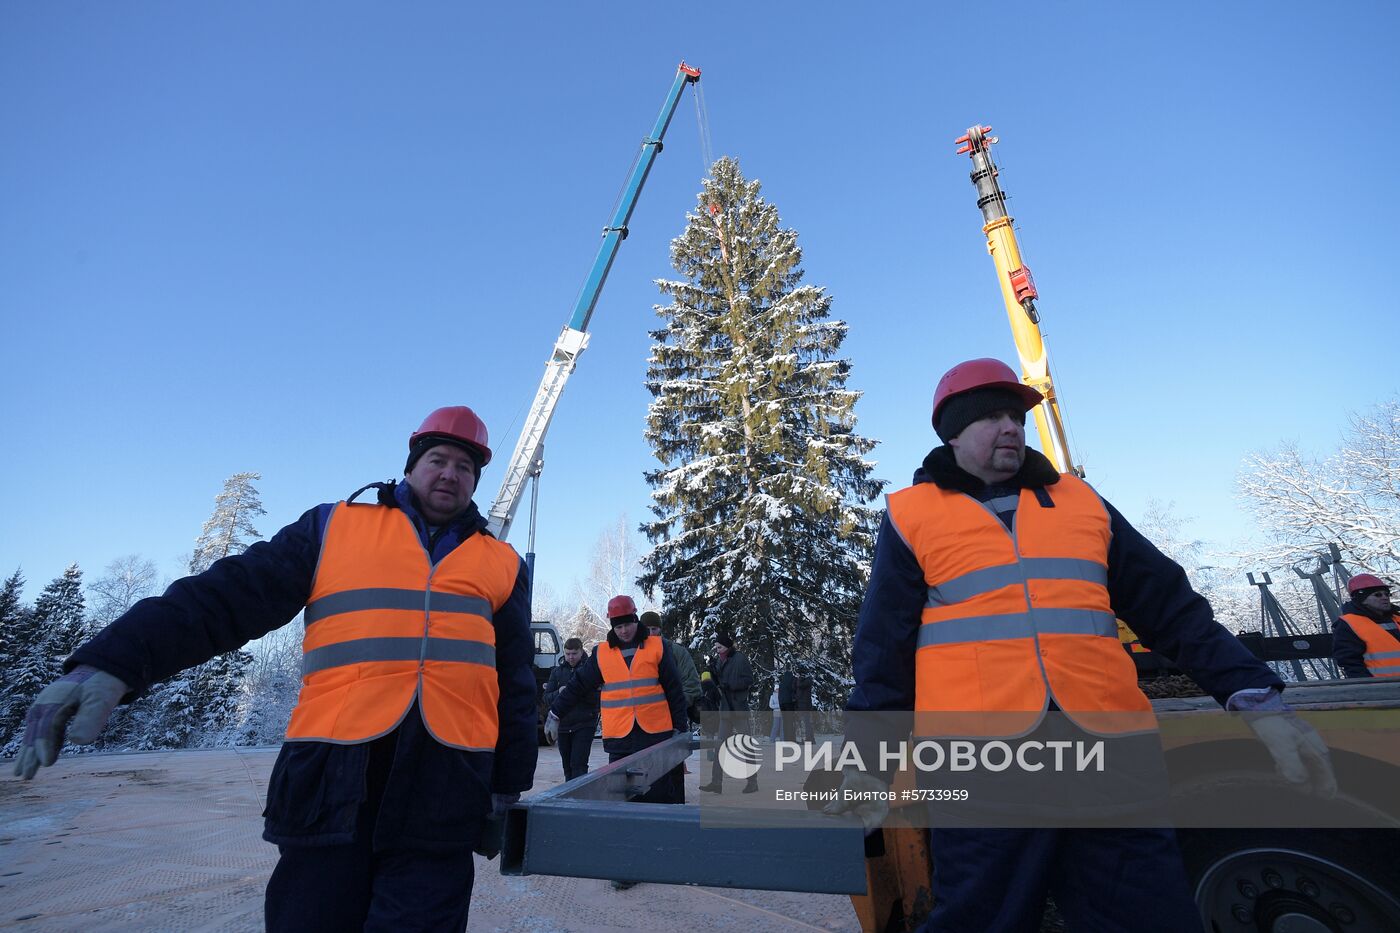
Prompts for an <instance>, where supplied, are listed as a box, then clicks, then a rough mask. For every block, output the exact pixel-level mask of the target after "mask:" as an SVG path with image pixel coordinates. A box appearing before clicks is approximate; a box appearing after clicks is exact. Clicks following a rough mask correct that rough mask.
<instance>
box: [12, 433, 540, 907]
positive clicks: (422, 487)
mask: <svg viewBox="0 0 1400 933" xmlns="http://www.w3.org/2000/svg"><path fill="white" fill-rule="evenodd" d="M490 460H491V448H490V445H489V441H488V438H487V433H486V425H484V424H483V423H482V421H481V419H480V418H478V417H477V416H476V414H475V413H474V412H473V411H472V410H471V409H470V408H467V407H465V406H454V407H447V408H439V409H437V410H436V411H434V412H432V413H431V414H430V415H428V417H427V418H426V419H425V420H424V421H423V423H422V425H421V426H420V427H419V428H418V430H417V431H414V432H413V433H412V434H411V435H410V436H409V439H408V460H407V462H406V464H405V466H404V482H402V483H372V484H370V485H369V486H365V487H363V488H362V489H360V490H359V491H358V492H356V493H355V494H354V495H352V496H350V497H349V498H348V499H347V500H345V501H342V502H337V503H333V504H326V505H320V506H317V507H315V508H313V509H311V510H309V511H308V512H306V513H305V514H304V515H302V517H301V518H300V519H299V520H298V521H297V522H295V523H293V524H291V525H288V526H287V527H285V528H283V529H282V530H281V531H279V532H278V533H277V534H276V535H275V536H273V538H272V539H271V540H270V541H259V542H257V543H255V544H253V545H252V546H250V547H249V548H248V549H247V550H246V551H245V552H243V553H241V554H235V555H231V556H228V557H225V558H223V559H221V560H218V561H216V562H215V563H214V564H213V565H212V566H211V567H210V568H209V569H208V570H206V571H205V572H204V573H201V574H199V575H197V576H193V577H186V578H184V579H182V580H178V581H176V582H175V583H174V584H173V585H172V586H171V587H170V588H169V589H168V590H167V591H166V592H165V594H164V595H163V596H160V597H158V598H155V599H146V600H142V601H141V602H139V603H137V604H136V605H135V606H134V607H132V609H131V610H130V611H129V612H127V613H126V614H125V615H123V616H122V617H121V618H119V619H117V620H116V621H115V622H113V623H112V624H111V625H110V626H108V627H107V628H106V629H104V630H103V631H102V632H100V633H98V635H97V636H95V637H94V638H93V639H92V640H90V641H89V642H87V643H86V644H84V645H82V646H81V647H80V648H78V650H77V651H75V652H74V653H73V655H72V657H70V658H68V660H67V661H66V662H65V664H64V670H65V671H66V673H65V674H64V676H63V677H62V678H61V679H59V680H58V681H55V682H54V683H52V684H50V685H49V686H48V687H46V688H45V689H44V690H43V691H42V692H40V694H39V696H38V698H37V699H36V700H35V702H34V705H33V707H32V708H31V709H30V711H29V715H28V718H27V720H26V723H25V736H24V743H23V746H22V748H21V750H20V753H19V756H18V758H17V760H16V764H15V772H16V774H19V775H20V776H22V777H24V778H25V779H29V778H32V777H33V776H34V773H35V772H36V771H37V769H38V768H39V766H40V765H51V764H53V763H54V761H55V759H56V758H57V757H58V751H59V749H61V748H62V747H63V744H64V741H65V726H66V727H67V735H66V739H67V741H70V742H73V743H75V744H83V743H86V742H91V741H94V740H95V739H96V738H97V735H98V733H99V732H101V730H102V728H103V726H105V725H106V722H107V718H108V716H109V715H110V713H111V711H112V709H113V707H114V706H115V705H116V704H117V703H118V702H121V701H123V700H125V701H128V702H129V701H131V700H134V699H136V698H137V697H139V696H140V695H141V694H143V693H145V692H146V690H147V689H148V688H149V687H150V686H151V684H152V683H154V682H156V681H158V680H161V679H163V678H166V677H169V676H171V675H173V674H175V673H177V672H178V671H180V670H183V669H185V668H187V667H192V666H194V665H196V664H200V663H202V662H204V661H207V660H209V659H210V658H212V657H214V656H215V655H218V654H221V653H224V652H228V651H232V650H234V649H236V648H238V647H239V646H240V645H242V644H244V643H246V642H248V641H250V640H252V639H254V638H258V637H260V636H262V635H265V634H267V633H268V632H270V631H272V630H273V629H275V628H277V627H279V626H281V625H283V624H284V623H286V622H288V621H290V620H291V619H292V618H294V617H295V616H296V615H297V614H298V613H301V612H302V611H303V609H304V610H305V614H304V620H305V626H306V630H305V634H304V636H303V639H302V651H303V655H302V686H301V695H300V697H299V698H298V700H297V704H296V707H295V709H293V711H292V715H291V722H290V723H289V724H288V726H287V738H286V742H285V743H284V744H283V745H282V750H281V753H280V754H279V755H278V758H277V763H276V764H275V765H274V766H273V769H272V776H271V778H270V779H269V782H268V794H267V809H266V811H265V813H264V816H265V824H264V830H263V838H264V839H266V840H268V841H269V842H273V843H276V844H277V846H278V848H279V850H280V852H281V858H280V859H279V860H278V862H277V867H276V868H275V869H273V872H272V877H271V879H270V880H269V881H268V886H267V897H266V901H265V910H266V923H267V929H268V930H269V931H274V933H276V931H288V933H290V931H297V933H306V931H317V930H325V931H332V930H336V931H339V930H359V929H362V928H365V929H368V928H373V929H386V930H387V929H395V930H398V929H404V930H407V929H420V930H427V929H431V930H463V929H465V928H466V924H467V914H468V909H469V907H470V901H471V891H472V881H473V871H474V867H473V855H472V849H473V847H475V846H477V845H478V844H479V842H480V841H481V838H482V834H483V830H484V829H485V826H486V823H487V819H488V817H489V816H490V815H491V814H493V813H497V814H499V813H502V812H504V809H505V808H506V807H508V806H509V805H510V804H511V803H513V802H514V801H515V800H516V799H518V798H519V796H520V793H521V792H522V791H525V790H528V789H529V788H530V786H531V785H532V784H533V782H534V773H535V758H536V754H537V745H536V732H535V730H536V724H535V717H536V715H537V714H536V711H535V677H534V672H533V670H532V663H533V659H534V643H533V639H532V637H531V635H530V602H529V581H528V579H527V574H526V569H525V564H524V562H523V561H522V560H521V559H520V557H519V555H518V554H516V552H515V551H514V550H513V549H512V548H511V547H510V546H509V545H507V544H505V543H503V542H501V541H497V540H496V539H495V538H493V537H492V536H491V535H490V534H489V533H488V532H487V531H486V520H485V518H484V517H483V516H482V515H481V513H480V512H479V511H478V510H477V507H476V504H475V503H474V502H473V501H472V495H473V493H474V492H475V490H476V487H477V483H478V481H479V479H480V477H481V470H482V468H483V467H484V466H485V465H486V464H487V463H489V462H490ZM371 489H372V490H374V493H373V495H372V496H371V499H372V500H373V501H371V502H364V503H359V502H355V499H356V497H357V496H359V495H360V494H361V493H364V492H366V491H368V490H371ZM70 720H71V722H70Z"/></svg>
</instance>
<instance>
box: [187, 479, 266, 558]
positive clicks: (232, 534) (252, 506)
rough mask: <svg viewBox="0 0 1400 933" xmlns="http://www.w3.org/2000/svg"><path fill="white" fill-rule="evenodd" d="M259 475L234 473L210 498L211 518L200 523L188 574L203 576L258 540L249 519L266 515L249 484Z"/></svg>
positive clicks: (253, 487) (255, 490)
mask: <svg viewBox="0 0 1400 933" xmlns="http://www.w3.org/2000/svg"><path fill="white" fill-rule="evenodd" d="M258 479H262V474H261V473H235V474H233V475H232V476H230V477H229V478H228V479H226V480H224V489H223V492H221V493H219V494H218V495H217V496H215V497H214V514H213V515H210V516H209V520H208V521H207V522H205V523H204V529H203V530H202V531H200V533H199V538H198V539H197V540H196V541H195V543H194V553H193V554H192V555H191V556H190V573H191V574H196V573H203V572H204V571H206V570H208V569H209V565H210V564H212V563H214V561H216V560H218V559H219V558H221V557H227V556H228V555H230V554H242V553H243V552H244V551H246V550H248V545H249V544H252V543H253V542H254V541H257V540H259V539H260V538H262V535H260V534H258V530H257V529H256V528H254V527H253V519H254V518H257V517H258V516H259V515H266V514H267V512H266V510H264V509H263V507H262V497H261V496H259V495H258V490H257V487H255V486H254V485H253V480H258Z"/></svg>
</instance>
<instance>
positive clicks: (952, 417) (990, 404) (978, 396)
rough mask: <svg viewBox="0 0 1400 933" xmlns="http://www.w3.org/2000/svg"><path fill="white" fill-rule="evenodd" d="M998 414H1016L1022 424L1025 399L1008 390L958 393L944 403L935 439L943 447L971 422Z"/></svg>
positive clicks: (985, 389) (990, 387)
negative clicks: (1001, 412) (1018, 414)
mask: <svg viewBox="0 0 1400 933" xmlns="http://www.w3.org/2000/svg"><path fill="white" fill-rule="evenodd" d="M998 411H1018V412H1020V413H1021V423H1022V424H1025V417H1026V403H1025V400H1024V399H1022V398H1021V396H1019V395H1017V394H1016V393H1015V392H1013V391H1011V390H1010V389H1000V388H997V387H995V386H989V387H987V388H984V389H970V390H968V391H967V392H961V393H959V394H957V395H955V396H953V397H952V398H950V399H948V401H946V402H944V403H943V407H942V408H940V409H939V410H938V420H937V421H935V422H934V424H933V429H934V430H935V431H937V432H938V439H939V440H941V441H942V442H943V443H945V444H946V443H948V442H949V441H950V440H952V439H953V438H955V437H957V436H958V435H959V434H961V433H962V432H963V430H964V429H965V428H966V427H967V426H968V425H969V424H972V422H974V421H977V420H979V419H981V418H985V417H987V416H988V415H990V414H992V413H993V412H998Z"/></svg>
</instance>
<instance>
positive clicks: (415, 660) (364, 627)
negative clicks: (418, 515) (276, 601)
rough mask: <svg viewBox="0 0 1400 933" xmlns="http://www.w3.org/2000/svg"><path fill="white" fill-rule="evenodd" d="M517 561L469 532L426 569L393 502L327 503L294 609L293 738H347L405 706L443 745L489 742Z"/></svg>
mask: <svg viewBox="0 0 1400 933" xmlns="http://www.w3.org/2000/svg"><path fill="white" fill-rule="evenodd" d="M519 568H520V558H519V556H518V555H517V554H516V553H515V551H514V549H513V548H511V547H510V545H508V544H503V543H502V542H500V541H497V540H496V539H495V538H492V537H490V536H489V535H484V534H474V535H472V536H471V537H469V538H467V539H466V540H465V541H463V542H462V543H461V544H459V545H457V547H456V548H454V549H453V550H452V552H451V553H450V554H448V555H447V556H446V557H444V558H443V559H442V560H440V561H438V563H437V565H436V566H434V565H433V564H432V562H431V560H430V559H429V557H428V552H427V551H426V550H424V548H423V544H422V542H421V540H420V539H419V536H418V532H417V531H416V530H414V528H413V524H412V522H411V521H410V520H409V518H408V516H407V515H405V514H404V513H403V512H401V511H400V510H398V509H395V508H389V507H387V506H380V505H370V504H347V503H345V502H340V503H337V504H336V506H335V508H334V509H333V510H332V511H331V516H330V520H329V521H328V522H327V524H326V531H325V535H324V538H323V540H322V542H321V557H320V561H319V563H318V564H317V567H316V579H315V581H314V582H313V584H312V586H311V598H310V599H309V600H308V601H307V604H306V615H305V618H306V634H305V636H304V638H303V639H302V678H301V695H300V696H299V697H298V698H297V705H296V708H295V709H293V710H292V718H291V722H290V723H288V725H287V738H288V739H289V740H296V741H316V742H335V743H337V744H342V745H354V744H357V743H359V742H367V741H369V740H370V739H374V738H378V737H379V736H381V735H385V734H387V733H389V732H390V731H392V730H393V729H394V728H395V727H396V726H398V724H399V723H400V722H401V721H402V720H403V717H404V716H405V715H406V714H407V713H408V711H409V710H410V709H412V707H413V703H414V701H415V700H417V701H418V703H419V708H420V710H421V711H422V716H423V722H424V723H425V724H426V725H427V727H428V731H429V732H430V733H432V735H433V737H434V738H435V739H437V740H438V741H439V742H441V743H442V744H443V745H448V746H451V747H453V748H462V749H467V750H469V751H490V750H492V749H494V748H495V747H496V736H497V731H498V723H497V719H496V701H497V699H498V697H499V695H500V687H499V685H498V682H497V679H496V629H495V627H494V626H493V625H492V622H491V619H492V615H493V613H494V612H495V611H496V610H499V609H500V608H501V607H502V606H503V605H505V603H506V601H507V600H508V599H509V598H510V594H511V591H512V590H513V589H514V587H515V578H516V574H517V573H518V572H519Z"/></svg>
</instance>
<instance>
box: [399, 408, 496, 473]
mask: <svg viewBox="0 0 1400 933" xmlns="http://www.w3.org/2000/svg"><path fill="white" fill-rule="evenodd" d="M429 434H433V435H441V436H442V437H450V438H452V439H453V440H457V441H461V442H462V443H464V444H466V445H467V446H468V447H470V448H472V449H473V450H475V451H477V452H478V453H480V454H481V465H482V466H486V464H488V463H490V462H491V446H490V444H491V442H490V440H489V439H488V438H487V436H486V425H485V424H484V423H483V422H482V420H481V419H480V418H478V417H477V416H476V412H474V411H472V410H471V409H470V408H468V407H467V406H465V405H451V406H448V407H447V408H439V409H438V410H437V411H434V412H433V413H432V414H430V415H429V416H428V417H426V418H424V419H423V423H422V424H421V425H419V427H418V430H417V431H414V432H413V433H412V434H410V435H409V436H408V451H409V453H410V454H411V453H412V452H413V444H414V442H415V441H417V440H418V439H419V438H420V437H423V436H425V435H429Z"/></svg>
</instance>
